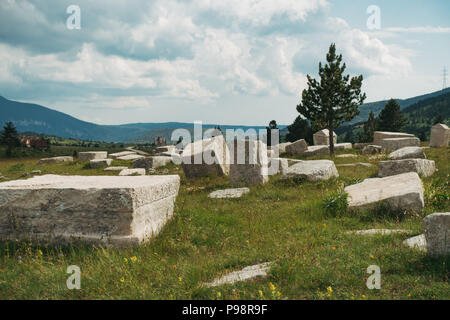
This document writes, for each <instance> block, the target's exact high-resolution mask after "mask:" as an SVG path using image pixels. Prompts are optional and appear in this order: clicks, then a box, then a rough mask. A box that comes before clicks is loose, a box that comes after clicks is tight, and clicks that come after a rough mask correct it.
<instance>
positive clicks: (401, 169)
mask: <svg viewBox="0 0 450 320" xmlns="http://www.w3.org/2000/svg"><path fill="white" fill-rule="evenodd" d="M435 171H436V167H435V164H434V160H427V159H402V160H386V161H380V162H379V163H378V176H379V177H387V176H393V175H396V174H400V173H405V172H417V174H419V175H420V176H423V177H429V176H431V175H432V174H433V173H434V172H435Z"/></svg>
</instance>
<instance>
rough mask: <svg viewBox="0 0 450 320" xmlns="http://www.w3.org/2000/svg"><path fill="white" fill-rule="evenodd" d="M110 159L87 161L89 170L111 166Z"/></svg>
mask: <svg viewBox="0 0 450 320" xmlns="http://www.w3.org/2000/svg"><path fill="white" fill-rule="evenodd" d="M111 162H112V159H93V160H90V161H89V165H90V166H91V168H100V167H108V166H110V165H111Z"/></svg>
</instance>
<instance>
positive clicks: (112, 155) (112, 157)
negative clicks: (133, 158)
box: [109, 151, 136, 159]
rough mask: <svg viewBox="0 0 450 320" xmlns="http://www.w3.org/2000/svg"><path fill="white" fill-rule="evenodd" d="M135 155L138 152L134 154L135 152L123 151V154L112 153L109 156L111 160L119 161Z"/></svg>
mask: <svg viewBox="0 0 450 320" xmlns="http://www.w3.org/2000/svg"><path fill="white" fill-rule="evenodd" d="M133 154H136V152H134V151H121V152H116V153H111V154H110V155H109V157H110V158H111V159H117V158H119V157H124V156H130V155H133Z"/></svg>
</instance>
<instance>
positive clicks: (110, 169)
mask: <svg viewBox="0 0 450 320" xmlns="http://www.w3.org/2000/svg"><path fill="white" fill-rule="evenodd" d="M124 169H128V167H108V168H105V169H104V170H103V171H122V170H124Z"/></svg>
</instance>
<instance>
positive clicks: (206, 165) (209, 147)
mask: <svg viewBox="0 0 450 320" xmlns="http://www.w3.org/2000/svg"><path fill="white" fill-rule="evenodd" d="M266 156H267V155H266ZM181 161H182V167H183V171H184V173H185V175H186V177H187V178H188V179H190V178H197V177H207V176H210V175H218V176H224V175H225V176H226V175H228V174H229V172H230V151H229V149H228V146H227V143H226V141H225V139H224V137H223V136H222V135H219V136H216V137H213V138H209V139H204V140H198V141H195V142H193V143H190V144H188V145H187V146H186V147H185V148H184V150H183V153H182V154H181Z"/></svg>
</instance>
